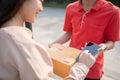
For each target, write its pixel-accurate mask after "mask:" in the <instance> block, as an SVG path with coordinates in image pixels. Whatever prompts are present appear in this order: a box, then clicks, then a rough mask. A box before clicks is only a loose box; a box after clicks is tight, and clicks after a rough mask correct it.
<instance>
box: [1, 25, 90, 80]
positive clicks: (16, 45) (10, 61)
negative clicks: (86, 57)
mask: <svg viewBox="0 0 120 80" xmlns="http://www.w3.org/2000/svg"><path fill="white" fill-rule="evenodd" d="M76 65H77V67H76ZM76 65H75V66H73V68H72V70H71V73H70V75H69V77H67V78H66V80H68V79H70V78H71V76H72V77H73V79H74V80H83V78H84V77H85V75H86V73H87V71H88V68H87V67H85V65H83V64H80V65H78V64H76ZM78 68H80V69H81V70H79V69H78ZM52 73H53V67H52V62H51V59H50V56H49V55H48V53H47V51H46V50H45V49H44V47H43V46H41V45H40V44H38V43H36V42H35V41H34V40H33V39H32V33H31V31H30V30H28V29H27V28H24V27H18V26H15V27H11V26H10V27H6V28H1V29H0V80H51V79H52V78H51V75H52Z"/></svg>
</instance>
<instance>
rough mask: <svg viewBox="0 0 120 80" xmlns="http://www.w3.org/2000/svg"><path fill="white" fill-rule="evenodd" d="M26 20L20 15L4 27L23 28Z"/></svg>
mask: <svg viewBox="0 0 120 80" xmlns="http://www.w3.org/2000/svg"><path fill="white" fill-rule="evenodd" d="M23 24H24V20H23V19H22V17H21V16H20V15H19V14H16V15H15V16H14V17H13V18H12V19H10V20H9V21H7V22H6V23H5V24H3V25H2V27H10V26H23Z"/></svg>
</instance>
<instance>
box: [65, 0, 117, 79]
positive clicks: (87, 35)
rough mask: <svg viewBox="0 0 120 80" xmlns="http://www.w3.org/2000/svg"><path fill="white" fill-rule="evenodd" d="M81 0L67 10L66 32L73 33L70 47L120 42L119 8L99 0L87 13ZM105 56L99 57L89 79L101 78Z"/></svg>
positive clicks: (78, 47) (79, 47) (70, 5)
mask: <svg viewBox="0 0 120 80" xmlns="http://www.w3.org/2000/svg"><path fill="white" fill-rule="evenodd" d="M80 2H81V0H78V1H76V2H74V3H71V4H69V5H68V6H67V8H66V16H65V23H64V31H66V32H71V33H72V36H71V42H70V46H71V47H74V48H77V49H81V47H83V46H84V45H85V43H86V42H94V43H97V44H100V43H104V42H105V41H118V40H119V12H118V8H117V7H116V6H114V5H113V4H112V3H110V2H107V1H105V0H97V2H96V4H95V5H94V6H93V8H92V9H91V10H90V11H85V10H84V9H83V7H82V5H81V3H80ZM103 59H104V58H103V54H101V55H99V56H98V58H97V60H96V62H95V64H94V65H93V67H92V68H91V69H90V71H89V73H88V75H87V78H101V76H102V72H103V61H104V60H103Z"/></svg>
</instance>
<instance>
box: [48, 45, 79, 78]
mask: <svg viewBox="0 0 120 80" xmlns="http://www.w3.org/2000/svg"><path fill="white" fill-rule="evenodd" d="M48 52H49V53H50V55H51V57H52V61H53V67H54V73H55V74H56V75H58V76H60V77H62V78H65V77H66V76H68V74H69V71H70V68H71V67H72V66H73V64H74V63H75V58H76V57H77V56H78V54H79V53H80V50H78V49H75V48H71V47H68V46H65V45H61V44H54V45H52V48H48Z"/></svg>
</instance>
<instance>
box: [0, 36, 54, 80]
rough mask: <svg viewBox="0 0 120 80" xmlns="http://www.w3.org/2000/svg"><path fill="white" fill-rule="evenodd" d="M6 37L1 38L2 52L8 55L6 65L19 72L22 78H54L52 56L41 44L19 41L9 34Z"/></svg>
mask: <svg viewBox="0 0 120 80" xmlns="http://www.w3.org/2000/svg"><path fill="white" fill-rule="evenodd" d="M4 37H6V38H4ZM4 37H2V38H3V39H0V41H1V42H0V43H1V44H0V45H2V46H1V49H2V51H0V52H2V53H4V54H6V55H7V56H5V61H6V65H4V66H7V68H8V69H10V67H11V68H12V69H14V70H15V71H16V72H18V76H19V78H20V80H53V78H52V77H51V76H52V70H53V67H52V64H51V61H50V58H49V56H48V55H47V52H46V50H45V49H44V48H42V47H41V45H39V44H36V43H34V42H29V41H26V42H18V41H16V40H13V39H12V38H9V37H7V36H4ZM1 49H0V50H1Z"/></svg>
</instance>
